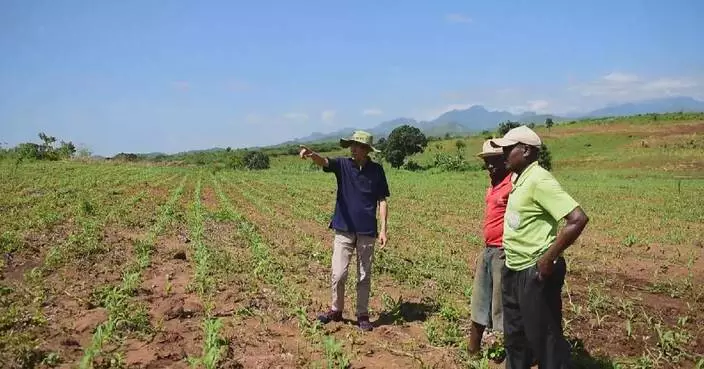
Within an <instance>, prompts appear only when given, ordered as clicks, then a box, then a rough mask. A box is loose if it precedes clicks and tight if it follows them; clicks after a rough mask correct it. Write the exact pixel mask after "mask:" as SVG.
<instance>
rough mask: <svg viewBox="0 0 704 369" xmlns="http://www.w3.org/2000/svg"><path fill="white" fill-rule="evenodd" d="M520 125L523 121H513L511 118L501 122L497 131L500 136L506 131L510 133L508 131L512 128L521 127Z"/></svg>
mask: <svg viewBox="0 0 704 369" xmlns="http://www.w3.org/2000/svg"><path fill="white" fill-rule="evenodd" d="M520 125H521V123H518V122H512V121H510V120H507V121H505V122H503V123H499V129H498V132H497V133H498V134H499V136H503V135H505V134H506V133H508V131H510V130H512V129H513V128H516V127H520Z"/></svg>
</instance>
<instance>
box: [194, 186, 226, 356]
mask: <svg viewBox="0 0 704 369" xmlns="http://www.w3.org/2000/svg"><path fill="white" fill-rule="evenodd" d="M201 191H202V178H201V177H199V178H198V182H197V184H196V188H195V193H194V195H195V198H194V201H193V204H192V206H191V211H190V212H189V214H188V225H189V228H190V235H191V240H192V247H193V260H194V262H195V275H194V277H193V281H192V284H191V288H193V289H194V290H195V291H196V293H197V294H198V296H199V297H200V299H201V303H202V304H203V306H204V308H205V315H206V316H205V320H204V322H203V336H204V337H205V339H204V341H203V355H202V356H201V357H189V358H188V361H189V362H190V363H191V365H192V366H194V367H195V366H199V365H203V366H204V367H205V368H206V369H213V368H216V367H217V365H218V362H219V361H220V360H221V359H222V354H223V352H224V350H225V347H226V346H227V344H228V342H227V341H226V340H225V339H223V338H222V337H221V336H220V330H221V328H222V321H221V319H219V318H215V317H214V316H213V313H212V310H213V302H212V298H213V294H214V293H215V291H216V287H217V286H216V281H215V278H214V276H213V273H214V269H215V265H214V264H215V258H214V254H213V253H212V252H211V249H210V248H209V247H208V246H206V245H205V243H204V242H203V207H202V204H201Z"/></svg>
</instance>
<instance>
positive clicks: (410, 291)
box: [227, 187, 457, 368]
mask: <svg viewBox="0 0 704 369" xmlns="http://www.w3.org/2000/svg"><path fill="white" fill-rule="evenodd" d="M238 189H240V187H238ZM227 190H228V196H229V197H230V198H231V199H232V200H233V202H234V203H235V205H236V207H237V208H238V209H241V211H242V213H243V215H244V216H245V217H246V218H247V219H248V220H249V221H251V222H253V223H254V224H257V227H258V229H259V232H260V233H261V234H262V235H263V236H264V237H265V238H266V239H267V240H269V241H270V242H272V243H273V244H275V245H276V247H277V250H278V252H280V253H283V254H285V255H286V256H287V257H288V259H289V260H291V259H293V258H297V259H299V261H298V262H296V264H299V265H301V267H302V268H305V269H302V270H300V271H299V272H297V273H298V274H303V277H302V278H303V279H302V283H303V284H304V285H307V287H306V288H308V291H310V293H311V298H312V301H311V304H310V305H309V306H308V308H309V309H308V311H312V312H320V311H324V310H327V309H328V308H329V301H330V290H329V288H330V287H329V278H330V277H329V273H330V271H329V266H323V265H320V264H319V263H318V262H315V261H313V260H312V259H311V258H310V255H311V253H313V252H314V250H308V249H305V248H304V246H303V245H302V244H301V238H302V237H311V238H312V239H313V240H314V241H315V242H320V243H322V244H324V245H325V244H331V243H332V234H331V233H330V231H329V230H328V229H326V228H324V227H321V226H320V225H319V224H317V223H315V222H314V221H312V220H308V219H300V218H295V217H294V216H293V214H291V209H290V208H287V207H286V206H282V205H281V204H279V203H268V204H267V205H268V206H272V207H273V209H272V210H273V211H274V213H276V214H278V216H277V217H276V218H275V219H274V218H272V217H271V216H268V215H267V214H264V212H263V210H261V209H259V207H257V206H255V205H254V204H252V203H251V202H250V201H248V200H247V198H246V197H244V195H243V194H242V193H241V192H239V191H231V189H229V188H228V189H227ZM284 219H295V226H291V225H287V224H286V223H285V222H283V221H282V220H284ZM306 253H307V255H302V254H306ZM355 273H356V269H355V268H354V267H352V266H351V268H350V277H349V278H350V279H354V278H355ZM383 294H388V295H390V296H393V297H397V296H403V300H404V301H406V303H407V304H409V305H412V306H416V307H418V308H419V309H421V310H422V306H423V303H422V302H421V299H422V297H423V295H422V293H421V291H420V290H419V289H415V288H408V287H405V286H403V285H399V284H397V283H393V281H391V280H390V279H389V278H388V277H387V276H384V275H377V276H375V277H374V281H373V295H372V297H371V299H370V309H371V310H372V311H375V312H381V311H382V310H383V303H382V298H381V296H382V295H383ZM345 304H346V306H347V307H348V308H347V309H346V311H345V312H344V314H343V315H344V318H345V319H346V321H345V322H344V323H330V324H329V325H327V326H325V331H326V332H328V333H329V334H332V335H333V336H334V337H336V338H337V339H338V340H340V341H341V342H343V343H344V345H345V347H346V348H348V349H349V350H350V351H351V352H353V353H354V359H353V361H352V362H353V364H352V367H353V368H362V367H364V368H389V367H399V368H414V367H421V364H420V363H421V362H422V363H424V364H426V365H427V364H431V367H432V365H436V367H448V368H452V367H456V366H457V364H456V363H455V361H454V360H455V356H454V355H453V354H452V350H449V349H445V348H434V347H432V346H431V345H430V344H429V343H428V341H427V338H426V337H425V334H424V330H423V327H422V324H423V321H424V320H425V317H426V315H425V314H420V315H419V316H417V317H414V318H411V319H409V321H406V322H405V323H404V324H403V325H393V324H390V322H388V321H384V320H385V319H383V318H382V317H381V316H380V315H379V314H378V313H372V314H371V315H372V323H373V324H375V325H376V326H377V328H376V329H375V330H374V331H373V332H370V333H367V334H361V333H360V331H359V330H358V328H357V327H356V323H355V321H356V317H355V316H354V314H353V312H354V307H355V293H354V288H352V289H351V291H348V293H347V294H346V299H345ZM375 315H376V317H375ZM309 318H310V319H312V318H313V317H310V316H309ZM375 318H376V319H375ZM351 336H357V337H358V339H359V341H356V340H355V339H352V338H350V337H351ZM399 347H405V348H399ZM394 348H395V349H394Z"/></svg>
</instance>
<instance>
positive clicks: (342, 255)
mask: <svg viewBox="0 0 704 369" xmlns="http://www.w3.org/2000/svg"><path fill="white" fill-rule="evenodd" d="M375 241H376V238H375V237H372V236H365V235H358V234H356V233H347V232H340V231H335V240H334V242H333V251H332V309H333V310H335V311H343V310H344V308H345V283H346V282H347V274H348V273H347V272H348V269H349V266H350V259H351V258H352V254H353V253H354V252H355V250H356V251H357V316H364V315H368V314H369V291H370V287H371V277H372V260H373V258H374V242H375Z"/></svg>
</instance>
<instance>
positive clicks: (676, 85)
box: [643, 78, 697, 92]
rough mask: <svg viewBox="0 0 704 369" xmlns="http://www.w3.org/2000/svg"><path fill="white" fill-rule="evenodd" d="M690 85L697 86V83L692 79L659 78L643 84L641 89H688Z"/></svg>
mask: <svg viewBox="0 0 704 369" xmlns="http://www.w3.org/2000/svg"><path fill="white" fill-rule="evenodd" d="M692 87H697V83H696V82H694V81H685V80H681V79H675V78H659V79H656V80H654V81H650V82H648V83H646V84H644V85H643V89H645V90H647V91H665V92H667V91H671V90H680V89H688V88H692Z"/></svg>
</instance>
